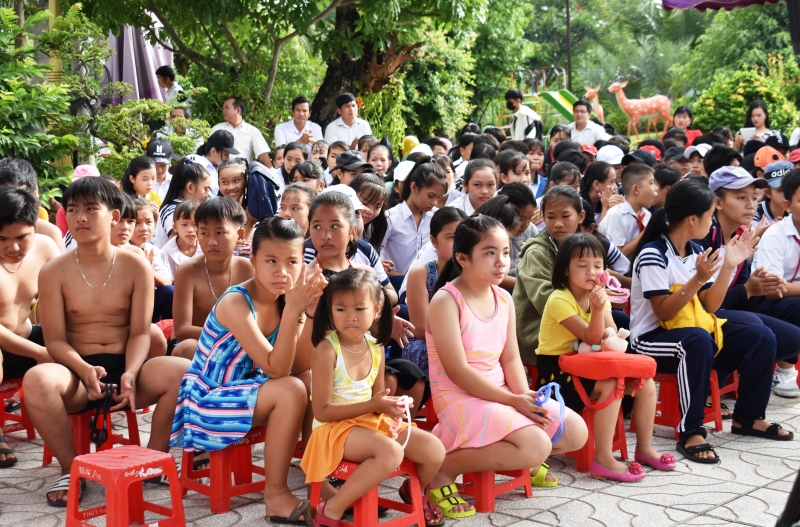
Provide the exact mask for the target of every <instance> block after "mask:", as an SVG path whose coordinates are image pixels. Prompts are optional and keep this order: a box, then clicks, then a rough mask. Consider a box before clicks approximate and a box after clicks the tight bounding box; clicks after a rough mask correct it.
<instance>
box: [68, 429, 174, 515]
mask: <svg viewBox="0 0 800 527" xmlns="http://www.w3.org/2000/svg"><path fill="white" fill-rule="evenodd" d="M161 474H164V475H166V476H167V478H169V480H170V481H177V480H178V470H177V468H176V467H175V460H174V459H172V456H171V455H170V454H167V453H164V452H156V451H155V450H149V449H147V448H142V447H140V446H132V445H128V446H123V447H120V448H114V449H111V450H105V451H103V452H96V453H94V454H87V455H83V456H78V457H76V458H75V461H73V463H72V471H71V473H70V478H71V479H70V484H69V499H68V500H67V527H94V526H93V525H92V524H90V523H86V522H85V521H84V520H87V519H90V518H96V517H98V516H102V515H103V514H105V516H106V526H107V527H128V526H129V525H130V524H131V523H143V522H144V513H145V511H150V512H155V513H156V514H160V515H162V516H166V518H163V519H159V520H158V521H155V522H153V523H149V524H148V525H158V526H159V527H183V526H184V525H186V519H185V518H184V514H183V502H182V501H181V492H180V489H179V487H178V485H170V489H169V493H170V501H171V505H172V507H171V508H169V507H164V506H162V505H156V504H155V503H152V502H149V501H145V500H144V495H143V493H142V481H143V480H145V479H147V478H151V477H154V476H158V475H161ZM81 479H88V480H91V481H97V482H99V483H102V484H103V485H105V487H106V504H105V505H103V506H100V507H93V508H91V509H85V510H82V511H81V510H78V507H79V504H78V501H79V500H78V494H79V488H78V485H80V480H81Z"/></svg>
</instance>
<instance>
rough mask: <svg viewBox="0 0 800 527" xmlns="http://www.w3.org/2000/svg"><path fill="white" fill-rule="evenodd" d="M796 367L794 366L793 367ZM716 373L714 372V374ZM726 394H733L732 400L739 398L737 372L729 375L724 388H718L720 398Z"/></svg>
mask: <svg viewBox="0 0 800 527" xmlns="http://www.w3.org/2000/svg"><path fill="white" fill-rule="evenodd" d="M795 366H796V365H795ZM714 373H716V372H714ZM726 393H731V394H733V398H734V399H738V398H739V372H738V371H735V372H733V373H731V375H730V377H728V380H727V381H726V382H725V386H720V387H719V394H720V396H722V395H725V394H726Z"/></svg>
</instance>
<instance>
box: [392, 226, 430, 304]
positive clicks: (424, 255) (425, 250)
mask: <svg viewBox="0 0 800 527" xmlns="http://www.w3.org/2000/svg"><path fill="white" fill-rule="evenodd" d="M438 258H439V251H437V250H436V247H434V246H433V244H432V243H431V241H430V240H428V242H427V243H426V244H425V245H423V246H422V249H420V250H419V252H417V256H415V257H414V260H413V261H412V262H411V265H409V266H408V268H409V269H411V268H412V267H416V266H418V265H422V264H426V263H428V262H432V261H434V260H437V259H438ZM407 286H408V273H406V275H405V276H404V277H403V283H402V284H400V289H399V290H398V291H397V296H398V297H401V296H402V295H403V294H404V293H405V292H406V287H407ZM401 303H402V302H401Z"/></svg>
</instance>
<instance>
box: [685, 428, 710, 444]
mask: <svg viewBox="0 0 800 527" xmlns="http://www.w3.org/2000/svg"><path fill="white" fill-rule="evenodd" d="M694 436H703V439H705V438H706V437H707V436H708V432H707V431H706V429H705V427H703V426H698V427H697V428H695V429H694V430H687V431H686V432H684V433H683V434H681V443H682V444H683V445H684V446H686V440H687V439H689V438H690V437H694Z"/></svg>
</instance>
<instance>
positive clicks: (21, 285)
mask: <svg viewBox="0 0 800 527" xmlns="http://www.w3.org/2000/svg"><path fill="white" fill-rule="evenodd" d="M38 217H39V202H38V201H37V200H36V198H35V197H33V195H32V194H30V193H28V192H27V191H25V190H23V189H20V188H13V187H12V188H5V189H0V263H2V266H3V268H2V269H1V270H0V349H2V362H0V382H2V380H3V379H21V378H22V377H23V376H24V375H25V372H27V371H28V370H29V369H31V368H33V367H34V366H36V365H37V364H41V363H44V362H52V361H53V359H51V358H50V355H48V354H47V350H46V349H45V347H44V337H43V336H42V326H41V325H39V324H36V325H32V324H31V321H30V318H29V315H30V311H31V306H32V305H33V303H34V302H35V301H36V298H37V296H38V293H39V289H38V285H39V284H38V279H39V271H40V270H41V269H42V266H44V264H46V263H47V262H48V261H50V260H52V259H53V258H55V257H56V256H58V255H59V254H60V251H59V250H58V247H57V246H56V244H55V242H53V240H51V239H50V238H48V237H47V236H44V235H43V234H37V233H36V220H37V219H38ZM20 270H21V271H22V272H21V273H20V272H19V271H20ZM0 404H2V402H1V401H0ZM16 462H17V458H16V456H14V453H13V451H12V450H11V449H10V448H8V445H7V444H6V440H5V437H3V435H2V433H0V467H10V466H11V465H14V464H15V463H16Z"/></svg>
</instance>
